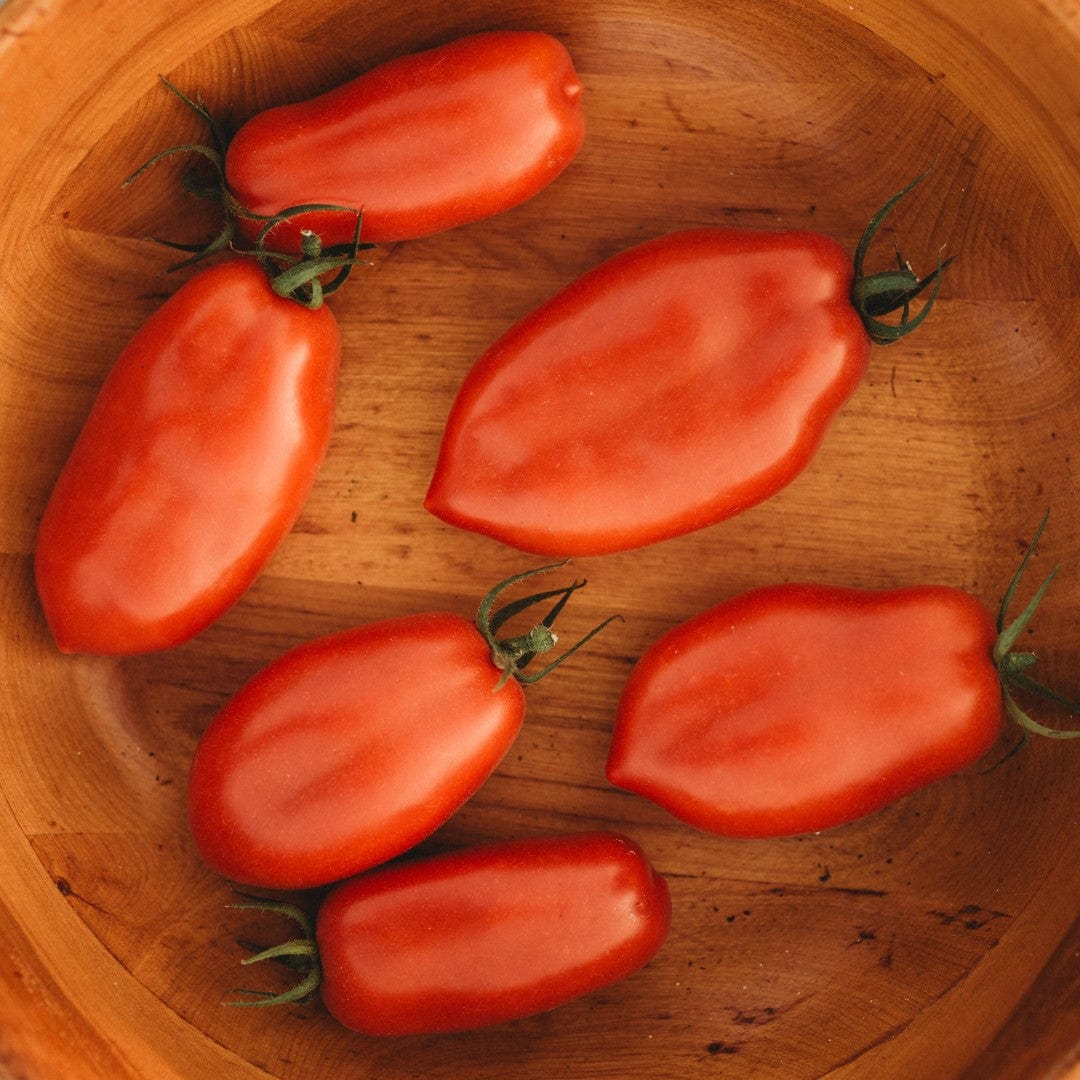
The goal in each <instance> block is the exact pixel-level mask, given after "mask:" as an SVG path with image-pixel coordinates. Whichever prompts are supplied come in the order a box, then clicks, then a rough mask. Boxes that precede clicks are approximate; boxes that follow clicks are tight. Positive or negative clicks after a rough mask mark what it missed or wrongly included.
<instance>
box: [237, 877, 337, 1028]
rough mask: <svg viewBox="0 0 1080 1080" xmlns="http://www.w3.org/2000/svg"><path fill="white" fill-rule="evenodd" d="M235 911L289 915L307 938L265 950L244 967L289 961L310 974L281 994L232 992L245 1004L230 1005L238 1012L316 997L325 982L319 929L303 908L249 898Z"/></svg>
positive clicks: (276, 901)
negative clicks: (315, 993)
mask: <svg viewBox="0 0 1080 1080" xmlns="http://www.w3.org/2000/svg"><path fill="white" fill-rule="evenodd" d="M229 906H230V907H232V908H241V909H248V910H254V911H270V912H274V913H275V914H278V915H285V916H287V917H288V918H290V919H292V920H293V921H294V922H296V923H298V924H299V925H300V929H301V930H302V931H303V935H304V936H303V937H301V938H294V939H292V940H291V941H285V942H282V943H281V944H280V945H272V946H271V947H270V948H268V949H262V950H260V951H259V952H257V953H255V955H254V956H249V957H248V958H247V959H245V960H243V961H241V963H243V964H245V965H247V964H257V963H261V962H263V961H266V960H288V961H290V965H289V966H290V967H296V968H299V969H301V970H306V971H307V974H306V975H305V976H304V978H303V979H301V980H300V982H298V983H297V984H296V985H295V986H293V987H291V988H290V989H288V990H285V991H283V992H282V993H280V994H272V993H269V992H267V991H265V990H249V989H246V988H244V987H237V988H235V989H233V990H232V991H231V993H233V994H242V995H244V999H245V1000H240V1001H235V1000H226V1002H225V1004H226V1005H233V1006H236V1007H237V1008H251V1007H253V1006H261V1005H287V1004H289V1003H291V1002H294V1001H303V1000H304V999H305V998H307V997H309V996H310V995H311V994H313V993H314V992H315V991H316V990H317V989H318V988H319V983H320V982H321V981H322V967H321V965H320V963H319V948H318V945H317V944H316V942H315V925H314V923H313V922H312V920H311V917H310V916H309V915H308V913H307V912H306V911H304V910H303V909H302V908H298V907H297V906H296V905H295V904H286V903H284V902H283V901H280V900H264V899H262V898H260V897H254V896H253V897H248V898H247V899H246V900H245V901H244V902H242V903H239V904H230V905H229Z"/></svg>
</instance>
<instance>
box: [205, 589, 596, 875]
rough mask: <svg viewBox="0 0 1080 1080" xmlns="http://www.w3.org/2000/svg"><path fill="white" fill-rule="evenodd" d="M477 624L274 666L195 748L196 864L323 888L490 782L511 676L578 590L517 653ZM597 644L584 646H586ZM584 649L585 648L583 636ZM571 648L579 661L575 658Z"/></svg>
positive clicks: (344, 636)
mask: <svg viewBox="0 0 1080 1080" xmlns="http://www.w3.org/2000/svg"><path fill="white" fill-rule="evenodd" d="M537 572H538V571H530V572H527V573H526V574H525V575H517V576H516V577H514V578H511V579H509V580H508V581H506V582H503V583H501V584H500V585H499V586H497V587H496V588H495V589H494V590H492V592H491V593H489V594H488V596H487V597H486V598H485V600H484V602H483V603H482V604H481V607H480V612H479V614H478V616H477V620H476V622H475V623H473V622H470V621H469V620H468V619H464V618H462V617H461V616H460V615H455V614H452V613H450V612H429V613H425V614H419V615H408V616H403V617H399V618H393V619H386V620H381V621H378V622H373V623H368V624H366V625H364V626H360V627H357V628H355V629H352V630H345V631H342V632H340V633H337V634H332V635H330V636H328V637H324V638H320V639H318V640H316V641H313V642H309V643H308V644H306V645H301V646H299V647H298V648H295V649H293V650H291V651H290V652H288V653H285V654H284V655H283V656H281V657H280V658H278V659H277V660H275V661H274V662H273V663H271V664H269V665H268V666H267V667H266V668H264V669H263V670H262V671H261V672H259V673H258V674H257V675H256V676H255V677H254V678H253V679H251V681H250V682H248V683H247V684H246V685H245V686H244V687H242V688H241V689H240V690H239V691H238V693H237V694H236V695H235V696H234V697H233V698H231V699H230V700H229V701H228V702H227V703H226V705H225V706H224V708H223V709H222V710H221V711H220V712H219V713H218V714H217V716H216V717H215V718H214V719H213V721H212V722H211V723H210V725H209V726H208V727H207V729H206V731H205V732H204V734H203V736H202V738H201V740H200V741H199V745H198V747H197V748H196V751H195V756H194V759H193V761H192V765H191V772H190V776H189V781H188V818H189V822H190V826H191V833H192V836H193V837H194V840H195V844H196V846H197V848H198V850H199V852H200V854H201V855H202V857H203V859H204V861H205V862H206V863H207V864H208V865H209V866H210V867H211V868H212V869H214V870H216V871H218V873H220V874H222V875H223V876H225V877H227V878H230V879H232V880H234V881H239V882H243V883H245V884H249V885H261V886H265V887H267V888H275V889H288V888H308V887H311V886H316V885H326V884H328V883H330V882H332V881H338V880H340V879H342V878H345V877H348V876H349V875H351V874H356V873H359V872H360V871H362V870H366V869H368V868H369V867H372V866H375V865H377V864H378V863H381V862H384V861H385V860H387V859H390V858H393V857H394V856H396V855H400V854H401V853H402V852H404V851H406V850H408V849H409V848H411V847H412V846H413V845H414V844H416V843H418V842H419V841H420V840H422V839H424V837H426V836H428V835H429V834H430V833H431V832H433V831H434V830H435V829H436V828H437V827H438V826H439V825H441V824H442V823H443V822H444V821H446V819H447V818H449V817H450V816H451V814H453V813H454V812H455V811H456V810H457V809H458V808H459V807H460V806H461V805H462V804H463V803H464V802H465V800H466V799H468V798H469V796H470V795H472V794H473V793H474V792H475V791H476V789H477V788H478V787H479V786H480V785H481V784H482V783H483V781H484V780H485V779H486V778H487V777H488V775H489V774H490V773H491V771H492V770H493V769H494V768H495V766H496V765H497V764H498V763H499V761H500V760H501V758H502V757H503V755H504V754H505V753H506V751H507V749H508V748H509V747H510V745H511V743H512V742H513V740H514V738H515V736H516V735H517V733H518V731H519V729H520V727H521V722H522V719H523V717H524V715H525V696H524V693H523V691H522V685H521V684H522V683H528V682H534V681H536V680H537V679H539V678H541V677H543V675H544V674H546V672H547V671H549V670H551V668H552V667H553V666H555V665H557V664H559V663H561V661H562V659H564V658H565V657H566V656H567V655H569V653H570V652H572V651H573V649H570V650H567V652H565V653H563V654H562V656H561V657H560V658H559V659H557V660H555V661H554V662H552V663H550V664H548V665H547V667H546V668H544V669H543V670H541V671H540V672H537V673H534V674H525V673H524V672H523V671H522V670H521V667H520V665H519V661H520V660H521V659H522V658H523V657H526V656H528V657H531V656H532V655H534V654H536V653H541V652H544V651H546V650H547V649H549V648H550V647H551V646H552V645H553V644H554V640H555V639H554V635H553V634H552V633H551V631H550V624H551V621H553V618H554V616H555V615H557V613H558V611H559V610H561V608H562V605H563V604H565V602H566V599H567V598H568V597H569V595H570V594H571V593H572V592H573V591H574V590H575V589H577V588H579V587H580V586H579V585H577V584H574V585H571V586H569V587H567V588H565V589H559V590H555V591H554V592H544V593H540V594H537V595H536V596H534V597H528V598H525V599H524V600H517V601H514V602H513V603H512V604H510V605H508V607H509V609H510V612H511V613H512V614H517V613H518V612H520V611H522V610H524V608H525V607H527V606H531V604H533V603H538V602H542V601H546V600H550V599H552V598H553V597H558V598H559V604H558V606H557V608H556V609H554V611H553V612H552V613H549V617H548V619H547V620H545V621H542V622H541V623H539V624H537V626H535V627H533V629H532V630H530V632H529V633H528V634H526V635H524V636H522V637H520V638H509V639H506V640H501V639H496V638H495V636H494V631H493V630H492V627H493V626H494V627H495V628H497V627H499V626H500V625H501V624H502V622H503V616H502V614H501V612H494V613H493V614H492V612H491V602H492V601H493V600H494V598H495V597H496V596H497V595H499V594H500V593H501V592H502V591H503V590H504V589H506V588H507V587H508V586H509V585H512V584H514V583H516V582H517V581H520V580H522V579H523V578H525V577H530V576H532V574H533V573H537ZM594 632H595V631H594ZM590 636H591V635H590ZM574 648H576V646H575V647H574Z"/></svg>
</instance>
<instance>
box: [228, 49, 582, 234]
mask: <svg viewBox="0 0 1080 1080" xmlns="http://www.w3.org/2000/svg"><path fill="white" fill-rule="evenodd" d="M582 96H583V95H582V84H581V80H580V78H579V77H578V75H577V72H576V71H575V70H574V65H573V60H572V59H571V57H570V54H569V52H568V51H567V49H566V47H565V46H564V45H563V44H562V43H561V42H560V41H559V40H558V39H556V38H555V37H553V36H552V35H550V34H546V33H543V32H540V31H532V30H528V31H512V30H506V31H487V32H483V33H477V34H471V35H467V36H465V37H461V38H458V39H456V40H454V41H451V42H448V43H447V44H444V45H440V46H437V47H435V48H432V49H428V50H425V51H423V52H418V53H413V54H410V55H406V56H401V57H398V58H396V59H394V60H390V61H388V62H387V63H384V64H381V65H380V66H378V67H375V68H373V69H371V70H369V71H367V72H366V73H364V74H362V75H359V76H358V77H357V78H355V79H353V80H351V81H350V82H348V83H345V84H344V85H342V86H339V87H337V88H335V89H333V90H330V91H329V92H327V93H325V94H321V95H319V96H318V97H314V98H311V99H309V100H307V101H302V102H298V103H295V104H288V105H279V106H275V107H272V108H269V109H266V110H264V111H263V112H261V113H258V114H256V115H255V116H254V117H252V118H251V119H250V120H248V121H247V122H246V123H245V124H244V125H242V126H241V128H240V129H239V130H238V131H237V132H236V134H235V135H234V136H233V138H232V140H231V141H230V143H229V145H228V149H227V152H226V154H225V160H224V179H225V182H226V184H227V186H228V188H229V190H230V192H231V195H232V197H233V199H235V200H236V202H238V203H239V204H241V205H242V207H243V208H244V213H243V214H241V215H239V216H238V217H237V227H238V228H239V230H240V232H241V233H242V234H243V235H245V236H247V238H248V239H254V238H255V236H256V235H257V234H258V232H259V231H260V229H261V228H262V226H263V223H264V221H265V219H266V217H267V216H272V215H275V214H279V213H281V212H282V211H283V210H285V208H287V207H295V206H297V205H298V204H329V205H332V206H335V207H350V208H352V209H353V210H360V211H362V213H363V239H364V240H365V241H366V242H369V243H375V244H384V243H393V242H396V241H400V240H409V239H416V238H419V237H423V236H428V235H431V234H432V233H436V232H440V231H443V230H446V229H451V228H455V227H457V226H460V225H464V224H468V223H470V222H474V221H478V220H480V219H482V218H486V217H490V216H492V215H495V214H499V213H503V212H505V211H506V210H509V209H511V208H512V207H514V206H517V205H519V204H520V203H522V202H524V201H526V200H527V199H530V198H532V197H533V196H535V195H537V194H539V192H540V191H542V190H543V189H544V188H545V187H547V186H548V185H549V184H551V183H552V182H553V181H554V180H555V179H556V177H558V176H559V174H560V173H562V171H563V170H564V169H565V168H566V167H567V166H568V165H569V164H570V162H571V161H572V160H573V159H574V157H575V156H576V155H577V153H578V151H579V150H580V148H581V145H582V143H583V141H584V137H585V120H584V113H583V110H582ZM248 215H251V216H248ZM354 220H355V214H350V213H348V212H343V211H340V210H339V211H329V210H327V211H313V212H310V213H301V214H293V215H290V217H289V220H288V222H286V223H284V224H282V225H280V226H275V227H274V228H273V229H272V230H271V231H270V232H269V233H268V234H267V235H266V237H265V241H266V244H267V246H268V247H271V248H273V249H275V250H278V251H284V252H294V251H296V250H298V248H299V243H300V240H299V236H300V232H299V230H300V229H302V228H307V229H311V230H312V231H314V232H315V233H317V234H318V235H319V236H320V238H321V240H322V243H323V246H324V247H331V246H333V245H337V244H343V243H347V242H348V240H349V239H350V237H351V235H352V230H353V223H354Z"/></svg>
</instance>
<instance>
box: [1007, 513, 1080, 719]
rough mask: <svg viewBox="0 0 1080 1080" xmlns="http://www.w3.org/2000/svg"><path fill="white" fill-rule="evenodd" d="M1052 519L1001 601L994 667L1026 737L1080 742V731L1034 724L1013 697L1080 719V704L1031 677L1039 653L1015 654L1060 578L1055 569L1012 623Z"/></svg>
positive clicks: (1033, 541) (1045, 518)
mask: <svg viewBox="0 0 1080 1080" xmlns="http://www.w3.org/2000/svg"><path fill="white" fill-rule="evenodd" d="M1049 518H1050V511H1049V510H1047V511H1046V513H1045V514H1043V517H1042V521H1040V522H1039V526H1038V528H1037V529H1036V530H1035V535H1034V536H1033V537H1032V539H1031V542H1030V543H1029V544H1028V546H1027V550H1026V551H1025V552H1024V556H1023V558H1022V559H1021V560H1020V565H1019V566H1018V567H1017V569H1016V573H1014V574H1013V576H1012V579H1011V580H1010V581H1009V584H1008V587H1007V588H1006V590H1005V594H1004V595H1003V596H1002V598H1001V605H1000V607H999V608H998V615H997V631H998V637H997V641H996V642H995V643H994V649H993V654H992V655H993V660H994V664H995V666H996V667H997V671H998V677H999V678H1000V680H1001V694H1002V701H1003V703H1004V706H1005V711H1006V713H1007V714H1008V715H1009V716H1010V717H1011V718H1012V719H1013V720H1014V721H1015V722H1016V723H1017V724H1019V725H1020V727H1021V729H1022V730H1023V732H1024V734H1025V737H1026V736H1027V735H1041V736H1043V737H1044V738H1047V739H1080V731H1073V730H1067V729H1063V728H1051V727H1046V726H1045V725H1044V724H1040V723H1038V722H1037V721H1035V720H1033V719H1032V718H1031V717H1030V716H1029V715H1028V714H1027V713H1026V712H1025V711H1024V710H1023V709H1022V708H1020V706H1019V705H1018V704H1017V702H1016V699H1015V698H1014V697H1013V693H1012V692H1013V690H1021V691H1024V692H1026V693H1029V694H1033V695H1035V696H1036V697H1042V698H1045V699H1046V700H1047V701H1052V702H1053V703H1054V704H1055V705H1059V706H1061V707H1062V708H1064V709H1066V710H1067V711H1068V712H1069V713H1071V714H1072V715H1074V716H1077V715H1080V704H1077V703H1076V702H1073V701H1070V700H1069V699H1068V698H1066V697H1063V696H1062V695H1061V694H1059V693H1058V692H1057V691H1056V690H1051V689H1050V687H1048V686H1044V685H1043V684H1042V683H1041V682H1038V681H1037V680H1036V679H1033V678H1032V677H1031V676H1030V675H1029V674H1028V671H1029V669H1030V668H1031V667H1033V666H1034V665H1035V663H1036V662H1037V660H1038V657H1037V656H1036V655H1035V653H1032V652H1013V647H1014V646H1015V645H1016V642H1017V641H1018V640H1019V638H1020V635H1021V634H1022V633H1023V632H1024V631H1025V630H1026V629H1027V627H1028V624H1029V623H1030V622H1031V620H1032V618H1033V617H1034V615H1035V612H1036V610H1037V609H1038V607H1039V605H1040V604H1041V603H1042V600H1043V597H1044V596H1045V595H1046V592H1047V590H1048V589H1049V588H1050V583H1051V582H1052V581H1053V580H1054V578H1055V577H1056V576H1057V573H1058V570H1059V569H1060V567H1059V566H1055V567H1053V568H1052V569H1051V571H1050V573H1049V574H1048V575H1047V576H1046V578H1045V579H1044V580H1043V582H1042V584H1041V585H1040V586H1039V588H1038V589H1036V590H1035V594H1034V595H1033V596H1032V598H1031V599H1030V600H1029V601H1028V603H1027V606H1026V607H1025V608H1024V610H1023V611H1022V612H1021V613H1020V614H1019V615H1018V616H1017V617H1016V618H1015V619H1013V620H1012V621H1011V622H1010V621H1009V608H1010V607H1011V606H1012V602H1013V600H1014V598H1015V596H1016V590H1017V588H1018V587H1019V585H1020V579H1021V578H1022V577H1023V576H1024V571H1025V570H1027V568H1028V564H1029V563H1030V562H1031V559H1032V556H1033V555H1034V554H1035V548H1036V547H1037V546H1038V543H1039V541H1040V539H1041V538H1042V534H1043V530H1044V529H1045V528H1046V523H1047V521H1048V520H1049Z"/></svg>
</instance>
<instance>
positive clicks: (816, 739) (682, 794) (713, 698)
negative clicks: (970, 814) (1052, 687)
mask: <svg viewBox="0 0 1080 1080" xmlns="http://www.w3.org/2000/svg"><path fill="white" fill-rule="evenodd" d="M995 637H996V631H995V628H994V625H993V622H992V620H991V618H990V615H989V614H988V613H987V611H986V609H985V608H984V607H983V605H982V604H981V603H980V602H979V601H978V600H976V599H974V598H973V597H971V596H969V595H968V594H966V593H964V592H962V591H960V590H958V589H951V588H947V587H943V586H922V587H915V588H906V589H898V590H891V591H881V592H872V591H861V590H856V589H841V588H832V587H826V586H817V585H779V586H771V587H767V588H762V589H757V590H753V591H751V592H748V593H744V594H742V595H740V596H737V597H735V598H733V599H731V600H728V601H726V602H724V603H721V604H718V605H717V606H716V607H713V608H711V609H709V610H708V611H705V612H703V613H702V614H700V615H698V616H696V617H694V618H692V619H690V620H688V621H687V622H685V623H683V624H681V625H680V626H677V627H676V628H674V629H673V630H671V631H669V632H668V633H667V634H665V635H664V636H663V637H662V638H660V639H659V641H657V642H656V643H655V644H654V645H653V646H652V647H651V648H650V649H648V650H647V651H646V652H645V654H644V655H643V656H642V657H641V659H640V660H639V661H638V663H637V665H636V666H635V668H634V670H633V672H632V673H631V675H630V678H629V679H628V681H627V684H626V686H625V689H624V692H623V695H622V698H621V700H620V703H619V708H618V713H617V717H616V723H615V729H614V734H613V738H612V743H611V749H610V753H609V757H608V766H607V774H608V778H609V779H610V780H611V782H612V783H613V784H616V785H617V786H619V787H622V788H625V789H627V790H629V791H633V792H636V793H638V794H640V795H643V796H645V797H646V798H649V799H651V800H653V801H654V802H656V803H658V804H659V805H660V806H662V807H664V808H665V809H667V810H668V811H669V812H670V813H672V814H673V815H675V816H676V817H677V818H680V819H681V820H683V821H685V822H688V823H689V824H691V825H694V826H696V827H698V828H700V829H704V830H707V831H710V832H715V833H719V834H722V835H726V836H734V837H772V836H787V835H796V834H802V833H810V832H817V831H819V830H822V829H829V828H832V827H834V826H837V825H842V824H844V823H846V822H849V821H853V820H855V819H857V818H860V817H863V816H864V815H866V814H870V813H872V812H873V811H875V810H878V809H880V808H882V807H884V806H886V805H888V804H889V803H891V802H893V801H894V800H896V799H899V798H900V797H901V796H903V795H906V794H908V793H909V792H912V791H914V790H916V789H917V788H920V787H922V786H924V785H926V784H929V783H931V782H933V781H935V780H938V779H940V778H942V777H945V776H948V775H950V774H952V773H954V772H956V771H957V770H959V769H962V768H964V767H966V766H968V765H970V764H971V763H973V762H975V761H977V760H978V759H979V758H980V757H981V756H982V755H983V754H984V753H985V752H986V751H987V750H988V749H989V748H990V747H991V746H992V745H993V743H994V741H995V740H996V739H997V737H998V735H999V734H1000V731H1001V725H1002V690H1001V683H1000V680H999V677H998V673H997V670H996V668H995V666H994V663H993V660H992V657H991V650H992V649H993V646H994V641H995Z"/></svg>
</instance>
